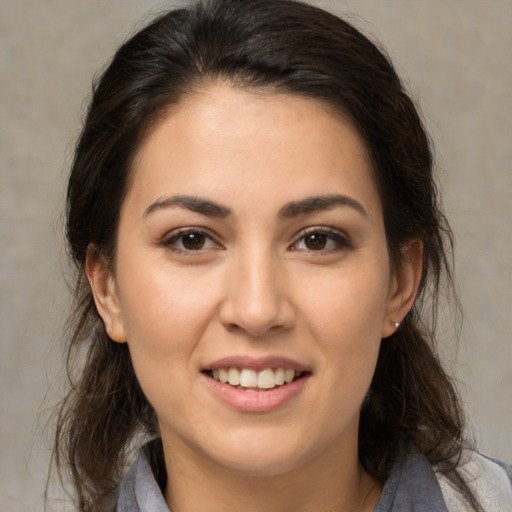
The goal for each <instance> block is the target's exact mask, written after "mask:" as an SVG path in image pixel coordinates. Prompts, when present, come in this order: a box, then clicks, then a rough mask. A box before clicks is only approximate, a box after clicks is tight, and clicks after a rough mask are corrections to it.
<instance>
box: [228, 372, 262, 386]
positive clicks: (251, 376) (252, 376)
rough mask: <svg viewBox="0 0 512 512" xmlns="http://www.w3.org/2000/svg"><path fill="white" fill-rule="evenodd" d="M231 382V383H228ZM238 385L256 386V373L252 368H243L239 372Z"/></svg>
mask: <svg viewBox="0 0 512 512" xmlns="http://www.w3.org/2000/svg"><path fill="white" fill-rule="evenodd" d="M230 384H231V383H230ZM240 386H243V387H244V388H255V387H257V386H258V375H257V374H256V372H255V371H254V370H249V369H247V368H244V369H243V370H242V371H241V372H240Z"/></svg>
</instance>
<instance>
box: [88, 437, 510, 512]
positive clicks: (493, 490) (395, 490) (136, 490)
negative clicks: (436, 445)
mask: <svg viewBox="0 0 512 512" xmlns="http://www.w3.org/2000/svg"><path fill="white" fill-rule="evenodd" d="M150 449H151V445H150V444H148V445H146V446H145V447H144V448H142V450H141V451H140V452H139V455H138V457H137V460H136V461H135V463H134V465H133V466H132V468H131V470H130V471H129V473H128V474H127V475H126V477H125V478H124V480H123V481H122V482H121V485H120V486H119V488H118V492H117V493H116V497H114V496H111V497H109V498H108V500H109V501H110V506H111V507H112V508H110V506H102V507H101V508H98V509H97V510H98V511H99V510H101V512H105V511H106V510H112V511H115V512H170V511H169V509H168V507H167V505H166V503H165V500H164V497H163V495H162V492H161V490H160V488H159V486H158V483H157V482H156V480H155V478H154V476H153V472H152V470H151V467H150V462H149V450H150ZM460 471H461V473H462V474H463V476H464V478H465V479H466V481H467V482H468V483H469V486H470V487H471V489H472V490H473V492H474V493H475V494H476V496H477V497H478V498H479V500H480V503H481V504H482V506H483V508H484V510H485V511H486V512H512V467H511V466H508V465H506V464H504V463H503V462H501V461H497V460H495V459H490V458H487V457H484V456H482V455H480V454H478V453H476V452H468V453H466V454H465V461H464V464H462V466H461V467H460ZM116 500H117V506H116V504H115V501H116ZM105 505H106V503H105ZM114 507H115V508H114ZM467 510H468V507H467V505H466V504H465V503H464V501H463V500H462V498H461V496H460V495H459V493H458V492H457V491H456V490H455V489H453V487H452V486H451V485H450V483H449V481H448V480H447V479H446V478H445V477H443V476H441V475H436V473H435V472H434V470H433V469H432V466H431V465H430V463H429V461H428V459H427V458H426V457H425V456H424V455H422V454H420V453H418V452H417V451H416V450H414V449H411V450H410V451H409V453H408V454H406V455H405V456H404V457H402V458H401V459H400V460H399V461H397V463H396V464H395V467H394V468H393V470H392V471H391V474H390V476H389V478H388V480H387V481H386V483H385V485H384V488H383V491H382V495H381V497H380V499H379V502H378V504H377V506H376V508H375V509H374V512H467Z"/></svg>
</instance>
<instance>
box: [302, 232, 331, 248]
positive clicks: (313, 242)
mask: <svg viewBox="0 0 512 512" xmlns="http://www.w3.org/2000/svg"><path fill="white" fill-rule="evenodd" d="M304 245H305V246H306V248H307V249H309V250H310V251H321V250H323V249H325V246H326V245H327V235H325V234H324V233H311V234H310V235H306V236H305V237H304Z"/></svg>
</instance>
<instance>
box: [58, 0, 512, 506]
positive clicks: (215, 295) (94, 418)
mask: <svg viewBox="0 0 512 512" xmlns="http://www.w3.org/2000/svg"><path fill="white" fill-rule="evenodd" d="M67 204H68V211H67V213H68V222H67V235H68V241H69V247H70V252H71V255H72V258H73V260H74V262H75V264H76V266H77V278H78V279H77V286H76V300H77V302H76V308H75V314H76V316H75V317H74V319H73V324H72V325H73V326H74V327H73V328H74V335H73V338H72V341H71V344H70V352H69V354H70V358H69V364H70V366H71V367H72V368H75V366H74V357H73V356H74V354H75V352H76V351H77V350H80V351H81V350H82V347H87V352H86V355H85V359H84V361H83V366H82V367H80V370H79V371H78V372H77V375H76V377H75V378H74V384H73V387H72V390H71V392H70V394H69V395H68V397H67V398H66V400H65V401H64V403H63V404H62V406H61V409H60V416H59V421H58V428H57V435H56V448H55V453H56V461H57V465H58V466H59V467H60V468H61V469H63V470H66V471H67V470H69V471H71V474H72V478H73V483H74V486H75V489H76V495H77V502H78V508H79V510H83V511H85V510H119V511H139V510H140V511H150V510H151V511H156V512H165V511H168V510H171V511H173V512H182V511H195V510H210V511H230V510H249V511H250V510H253V509H254V510H256V509H258V510H262V509H263V510H269V511H273V510H292V509H293V510H299V511H311V510H323V511H330V510H332V511H334V510H350V511H371V510H375V511H379V512H381V511H388V510H389V511H397V510H425V511H427V510H443V511H445V510H450V511H452V510H506V507H507V506H508V504H509V503H512V501H511V500H512V498H511V497H512V490H511V488H510V480H509V476H507V471H510V468H509V467H508V466H505V465H504V464H502V463H500V462H497V461H490V460H488V459H486V458H484V457H482V456H480V455H477V454H476V453H473V452H471V451H470V450H468V449H466V445H465V442H464V437H463V434H464V432H463V428H464V426H463V415H462V411H461V408H460V404H459V399H458V397H457V394H456V392H455V390H454V387H453V384H452V383H451V381H450V379H449V378H448V376H447V375H446V374H445V373H444V371H443V369H442V367H441V364H440V362H439V359H438V357H437V355H436V353H435V351H434V349H433V346H434V341H435V334H434V327H433V326H434V325H435V308H436V300H437V295H438V291H439V287H440V284H441V279H442V278H444V279H447V280H448V283H450V281H451V273H450V249H451V232H450V230H449V226H448V224H447V222H446V220H445V219H444V217H443V215H442V213H441V212H440V210H439V205H438V201H437V196H436V189H435V185H434V182H433V177H432V157H431V151H430V147H429V142H428V137H427V135H426V133H425V131H424V129H423V126H422V124H421V121H420V119H419V117H418V114H417V111H416V109H415V107H414V105H413V103H412V101H411V100H410V98H409V97H408V96H407V94H406V92H405V91H404V88H403V87H402V85H401V83H400V80H399V78H398V77H397V75H396V73H395V71H394V70H393V68H392V66H391V64H390V63H389V61H388V59H387V58H386V57H385V56H384V55H383V54H382V53H381V52H380V51H379V50H378V49H377V48H376V47H375V46H374V45H373V44H372V43H371V42H370V41H368V39H366V38H365V37H364V36H363V35H362V34H360V33H359V32H358V31H357V30H356V29H354V28H353V27H352V26H350V25H349V24H347V23H346V22H345V21H343V20H340V19H339V18H336V17H335V16H333V15H331V14H328V13H326V12H324V11H322V10H320V9H318V8H314V7H312V6H309V5H307V4H303V3H299V2H291V1H287V0H214V1H209V2H201V3H198V4H194V5H193V6H191V7H190V8H187V9H181V10H175V11H171V12H169V13H167V14H165V15H163V16H161V17H160V18H158V19H157V20H155V21H154V22H152V23H151V24H150V25H149V26H148V27H146V28H145V29H143V30H141V31H140V32H139V33H138V34H136V35H135V36H134V37H132V38H131V39H130V40H129V41H128V42H127V43H125V44H124V45H123V46H122V47H121V48H120V49H119V51H118V52H117V54H116V55H115V57H114V59H113V61H112V63H111V64H110V66H109V67H108V68H107V69H106V71H105V72H104V74H103V76H102V77H101V78H100V80H99V81H98V83H97V85H96V87H95V91H94V95H93V98H92V102H91V105H90V108H89V112H88V115H87V119H86V122H85V126H84V129H83V132H82V135H81V137H80V140H79V142H78V145H77V149H76V154H75V160H74V163H73V168H72V172H71V176H70V180H69V188H68V203H67ZM427 295H428V296H429V299H430V300H429V301H428V304H425V303H424V299H425V298H426V296H427ZM140 435H142V441H141V437H140ZM151 438H153V440H152V441H150V442H149V443H147V444H146V445H145V446H144V447H143V448H142V449H141V450H140V452H139V454H138V456H137V459H136V462H135V463H134V464H133V466H132V469H131V470H130V471H129V473H128V474H127V475H126V474H125V473H126V472H125V466H126V460H127V458H129V455H130V451H131V450H132V449H133V448H138V447H140V446H141V445H142V444H143V442H144V441H147V440H148V439H151ZM509 475H510V473H509ZM500 507H501V508H500Z"/></svg>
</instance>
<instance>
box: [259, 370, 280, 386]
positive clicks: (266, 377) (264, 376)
mask: <svg viewBox="0 0 512 512" xmlns="http://www.w3.org/2000/svg"><path fill="white" fill-rule="evenodd" d="M275 385H276V377H275V375H274V371H273V370H271V369H270V368H266V369H265V370H262V371H261V372H259V373H258V384H257V386H258V387H259V388H262V389H272V388H273V387H274V386H275Z"/></svg>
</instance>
